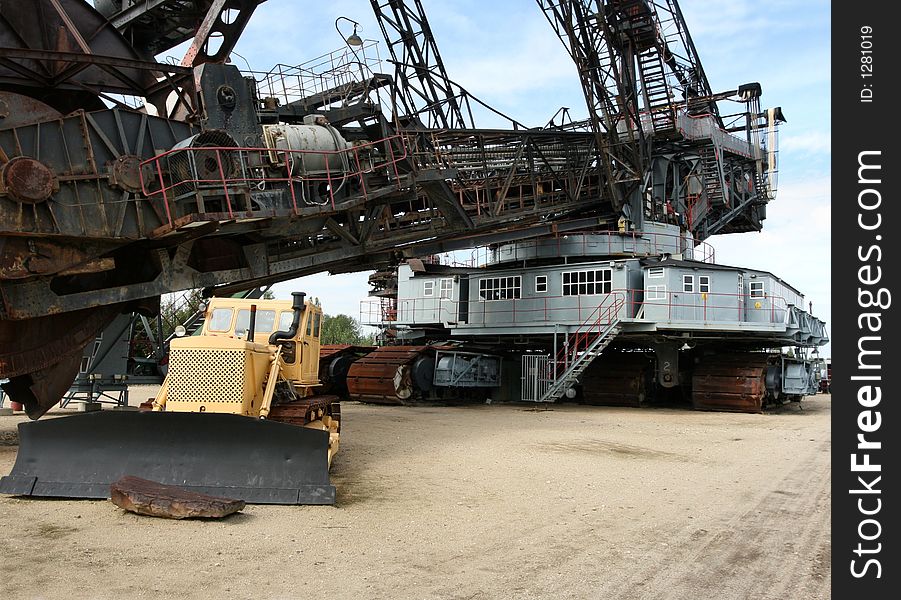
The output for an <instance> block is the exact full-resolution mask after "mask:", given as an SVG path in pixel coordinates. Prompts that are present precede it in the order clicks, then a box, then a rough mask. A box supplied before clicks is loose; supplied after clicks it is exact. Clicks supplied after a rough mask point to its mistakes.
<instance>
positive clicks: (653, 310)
mask: <svg viewBox="0 0 901 600" xmlns="http://www.w3.org/2000/svg"><path fill="white" fill-rule="evenodd" d="M661 294H662V297H661ZM642 305H643V307H644V312H643V315H642V316H643V318H644V320H647V321H661V320H665V321H668V322H680V323H686V322H701V323H724V322H734V323H759V324H767V325H776V324H779V325H785V324H786V323H788V315H789V310H788V307H789V306H790V305H789V303H788V302H786V300H785V298H783V297H782V296H778V295H773V294H770V293H765V294H764V295H763V296H751V295H750V294H747V293H745V294H739V293H732V294H730V293H722V292H716V293H713V292H675V291H667V292H655V291H653V290H650V291H645V292H644V299H643V301H642ZM664 312H665V315H664V314H663V313H664Z"/></svg>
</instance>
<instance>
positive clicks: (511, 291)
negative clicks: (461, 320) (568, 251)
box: [425, 269, 613, 302]
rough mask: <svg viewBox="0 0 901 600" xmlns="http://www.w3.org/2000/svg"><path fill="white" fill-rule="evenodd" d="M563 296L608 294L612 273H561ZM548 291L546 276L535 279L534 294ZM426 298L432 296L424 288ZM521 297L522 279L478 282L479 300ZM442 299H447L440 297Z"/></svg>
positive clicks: (515, 276) (508, 278) (513, 277)
mask: <svg viewBox="0 0 901 600" xmlns="http://www.w3.org/2000/svg"><path fill="white" fill-rule="evenodd" d="M562 278H563V295H564V296H593V295H597V294H609V293H610V292H611V291H613V271H611V270H610V269H597V270H594V271H565V272H564V273H562ZM547 291H548V281H547V275H537V276H536V277H535V293H537V294H544V293H547ZM425 295H426V296H430V295H432V294H431V293H430V292H429V289H428V288H426V292H425ZM521 295H522V277H521V276H519V275H514V276H511V277H485V278H483V279H480V280H479V300H481V301H483V302H488V301H491V300H511V299H516V298H520V297H521ZM442 297H449V295H448V296H442Z"/></svg>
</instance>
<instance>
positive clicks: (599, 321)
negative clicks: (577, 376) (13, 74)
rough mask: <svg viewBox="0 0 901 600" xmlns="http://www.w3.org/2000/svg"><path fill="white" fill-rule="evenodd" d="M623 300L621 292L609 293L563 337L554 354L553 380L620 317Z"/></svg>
mask: <svg viewBox="0 0 901 600" xmlns="http://www.w3.org/2000/svg"><path fill="white" fill-rule="evenodd" d="M625 302H626V300H625V295H624V294H623V293H621V292H613V293H611V294H609V295H608V296H607V297H606V298H604V300H603V301H602V302H601V303H600V304H599V305H598V307H597V308H596V309H594V312H593V313H591V315H590V316H589V317H588V318H587V319H585V321H584V322H583V323H582V324H581V325H580V326H579V328H578V329H576V330H575V331H574V332H572V333H571V334H569V336H567V337H566V338H565V342H564V344H563V347H562V348H561V349H560V350H559V351H558V352H557V354H556V356H554V364H553V366H552V367H551V369H552V373H553V374H554V377H553V379H554V380H556V379H557V378H558V377H559V376H560V375H561V373H563V372H565V371H566V369H568V368H569V365H570V363H572V362H573V361H575V360H576V359H577V358H578V356H579V353H580V352H585V351H587V350H588V348H589V346H591V344H593V343H594V342H595V340H597V338H598V336H600V335H601V333H602V332H603V331H604V329H605V328H606V327H608V326H610V325H612V324H613V322H614V321H618V320H619V319H620V318H621V317H620V316H619V313H620V310H621V309H622V308H623V305H624V304H625ZM561 367H562V369H561Z"/></svg>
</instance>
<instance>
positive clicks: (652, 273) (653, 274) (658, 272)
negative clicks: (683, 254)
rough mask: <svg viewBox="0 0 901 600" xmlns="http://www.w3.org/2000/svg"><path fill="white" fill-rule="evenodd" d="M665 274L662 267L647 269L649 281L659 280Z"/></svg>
mask: <svg viewBox="0 0 901 600" xmlns="http://www.w3.org/2000/svg"><path fill="white" fill-rule="evenodd" d="M664 274H665V271H664V270H663V267H651V268H650V269H648V278H649V279H660V278H661V277H663V276H664Z"/></svg>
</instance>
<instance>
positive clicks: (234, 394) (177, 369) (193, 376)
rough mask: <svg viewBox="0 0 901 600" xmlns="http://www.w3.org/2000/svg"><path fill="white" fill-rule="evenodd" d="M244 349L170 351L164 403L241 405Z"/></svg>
mask: <svg viewBox="0 0 901 600" xmlns="http://www.w3.org/2000/svg"><path fill="white" fill-rule="evenodd" d="M243 395H244V350H200V349H172V351H171V353H170V356H169V397H168V400H167V401H168V402H207V403H209V402H223V403H224V402H229V403H231V402H234V403H238V404H240V403H242V402H243Z"/></svg>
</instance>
